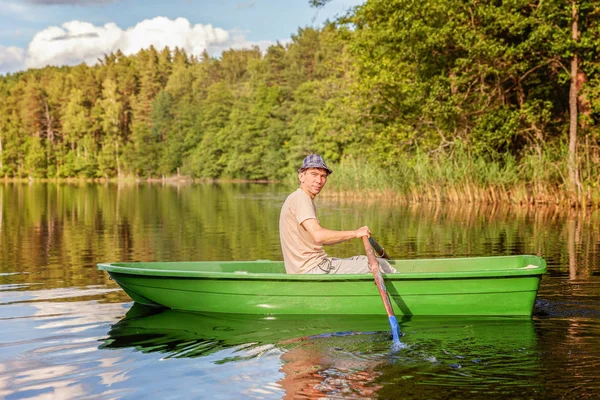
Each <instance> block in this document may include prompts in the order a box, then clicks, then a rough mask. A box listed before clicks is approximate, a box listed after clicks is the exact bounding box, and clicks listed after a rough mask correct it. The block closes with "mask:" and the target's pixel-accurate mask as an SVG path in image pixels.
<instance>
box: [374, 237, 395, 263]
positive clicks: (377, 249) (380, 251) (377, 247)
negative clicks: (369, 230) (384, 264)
mask: <svg viewBox="0 0 600 400" xmlns="http://www.w3.org/2000/svg"><path fill="white" fill-rule="evenodd" d="M369 243H370V244H371V247H372V248H373V250H374V251H375V254H376V255H377V257H381V258H385V259H386V260H389V259H390V256H388V255H387V253H386V252H385V250H384V249H383V247H381V246H380V245H379V243H377V241H376V240H375V239H373V237H370V238H369Z"/></svg>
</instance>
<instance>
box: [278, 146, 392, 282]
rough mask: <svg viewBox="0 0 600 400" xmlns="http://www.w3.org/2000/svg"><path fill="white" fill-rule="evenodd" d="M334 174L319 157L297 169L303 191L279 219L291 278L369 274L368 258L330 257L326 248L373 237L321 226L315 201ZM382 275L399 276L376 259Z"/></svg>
mask: <svg viewBox="0 0 600 400" xmlns="http://www.w3.org/2000/svg"><path fill="white" fill-rule="evenodd" d="M332 172H333V171H332V170H331V169H330V168H329V167H327V164H325V161H324V160H323V158H322V157H321V156H320V155H319V154H311V155H309V156H307V157H306V158H305V159H304V161H303V162H302V167H300V168H299V169H298V180H299V181H300V187H299V188H298V190H296V191H295V192H293V193H292V194H290V195H289V196H288V197H287V199H286V200H285V202H284V203H283V206H282V207H281V214H280V216H279V238H280V241H281V250H282V252H283V260H284V262H285V270H286V272H287V273H288V274H364V273H370V272H371V270H370V268H369V263H368V260H367V256H355V257H351V258H335V257H329V256H327V254H326V253H325V251H324V250H323V245H324V244H327V245H329V244H336V243H341V242H345V241H347V240H351V239H359V238H362V237H363V236H366V237H370V236H371V231H370V230H369V227H367V226H362V227H360V228H358V229H356V230H353V231H335V230H331V229H326V228H323V227H322V226H321V224H320V223H319V219H318V218H317V210H316V208H315V203H314V199H315V197H316V196H317V195H318V194H319V193H320V192H321V189H323V187H324V186H325V183H327V177H328V176H329V175H330V174H331V173H332ZM377 261H378V263H379V267H380V268H381V270H382V271H383V272H387V273H390V272H396V270H395V269H394V268H392V266H391V265H390V264H389V263H388V262H387V261H386V260H385V259H383V258H378V259H377Z"/></svg>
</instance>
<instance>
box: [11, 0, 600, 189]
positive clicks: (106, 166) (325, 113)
mask: <svg viewBox="0 0 600 400" xmlns="http://www.w3.org/2000/svg"><path fill="white" fill-rule="evenodd" d="M311 3H312V4H313V5H314V6H317V7H318V6H322V5H323V4H325V3H326V2H324V1H313V2H311ZM576 6H577V7H578V17H579V28H580V32H581V37H580V39H579V40H578V41H574V40H573V39H572V37H571V34H572V31H571V29H572V22H573V21H572V16H571V3H568V2H564V1H559V0H550V1H545V2H528V1H525V0H510V1H504V2H497V1H492V0H484V1H478V2H476V3H472V2H471V3H469V2H461V1H446V2H440V1H437V0H422V1H416V0H368V1H366V3H365V4H363V5H362V6H359V7H357V8H355V9H353V10H352V11H350V12H349V13H348V14H347V15H346V16H344V17H342V18H340V19H339V20H338V21H336V22H335V23H326V24H325V25H324V26H323V27H321V28H319V29H316V28H311V27H306V28H301V29H298V31H297V33H296V34H294V35H292V37H291V40H290V41H289V42H288V43H285V44H282V43H277V44H275V45H273V46H271V47H269V48H268V49H267V50H266V51H265V52H264V53H262V52H261V51H260V50H259V49H258V48H251V49H230V50H226V51H224V52H223V53H222V55H221V56H220V57H219V58H213V57H210V56H209V55H208V54H207V53H206V52H205V53H203V54H202V55H201V56H200V57H196V56H189V55H188V54H186V53H185V51H183V50H181V49H177V48H176V49H168V48H166V49H162V50H160V51H157V50H156V49H155V48H153V47H151V48H149V49H145V50H141V51H140V52H139V53H138V54H135V55H130V56H125V55H123V54H122V53H121V52H119V51H117V52H116V53H113V54H107V55H105V57H104V58H103V59H102V60H101V62H100V63H99V64H98V65H96V66H91V67H88V66H86V65H80V66H77V67H63V68H55V67H48V68H44V69H40V70H30V71H25V72H23V73H21V74H17V75H14V76H12V75H11V76H7V77H1V78H0V175H6V176H12V177H24V176H32V177H52V176H59V177H77V176H83V177H107V178H111V177H115V176H126V175H134V176H138V177H140V178H159V177H168V176H171V175H175V174H180V173H183V174H185V175H189V176H192V177H194V178H210V179H219V178H233V179H250V180H259V179H261V180H262V179H271V180H280V179H287V178H288V177H290V176H291V177H292V179H293V178H294V175H295V171H296V168H297V167H298V165H299V164H300V162H301V160H302V158H303V157H304V156H305V155H306V154H307V153H309V152H320V153H322V154H323V155H324V157H325V158H326V160H328V162H330V163H332V164H334V165H336V167H338V166H339V167H340V170H339V172H340V173H337V172H336V175H335V178H334V179H332V182H335V181H338V182H340V185H341V186H339V188H344V187H346V188H356V189H357V190H360V189H361V188H365V187H371V186H369V185H371V184H370V183H367V181H369V182H370V181H375V182H379V183H378V184H380V185H383V186H382V187H381V188H379V189H378V190H384V187H385V188H393V189H394V190H398V191H401V192H405V193H411V192H412V191H413V190H417V189H418V188H419V187H422V186H423V185H439V186H440V187H443V188H449V187H451V186H458V187H462V186H464V185H477V186H480V187H483V188H485V187H498V186H499V187H506V186H507V185H520V184H523V185H547V186H549V187H562V186H563V185H565V184H566V181H565V174H567V172H566V171H567V169H566V168H567V164H566V158H565V157H566V153H565V146H566V134H567V132H568V124H569V99H568V94H569V86H570V62H571V60H572V59H573V57H574V55H577V56H578V60H579V62H580V66H581V74H580V80H581V82H580V86H579V87H580V91H579V112H580V141H579V148H578V168H579V170H580V173H581V177H582V182H584V183H585V184H586V185H588V187H597V186H600V182H599V181H598V176H600V174H599V172H600V169H599V168H598V165H600V150H599V149H600V146H599V144H600V128H599V127H598V123H597V121H598V115H599V113H600V80H599V78H598V76H599V75H600V74H599V72H600V63H599V62H598V60H599V59H600V54H599V51H600V50H599V49H600V39H599V37H600V36H599V35H598V32H600V24H599V22H600V8H599V6H598V5H597V4H596V3H595V2H592V1H591V0H580V1H577V2H576ZM353 163H358V164H353ZM353 165H361V166H364V165H366V166H367V169H369V170H370V172H368V171H363V170H361V171H360V173H359V172H358V171H356V170H355V168H358V167H357V166H353ZM343 171H349V172H348V173H346V172H343ZM365 174H366V175H365ZM369 174H371V175H372V176H371V175H369ZM338 179H339V180H338ZM334 185H335V184H334ZM345 185H346V186H345Z"/></svg>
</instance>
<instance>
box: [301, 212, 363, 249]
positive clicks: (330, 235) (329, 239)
mask: <svg viewBox="0 0 600 400" xmlns="http://www.w3.org/2000/svg"><path fill="white" fill-rule="evenodd" d="M302 226H303V227H304V229H306V231H307V232H308V233H309V234H310V236H311V237H312V239H313V240H314V241H315V242H317V243H319V244H336V243H341V242H345V241H346V240H350V239H354V238H360V237H363V236H367V237H369V236H371V231H369V228H368V227H366V226H362V227H360V228H358V229H356V230H354V231H334V230H331V229H326V228H323V227H322V226H321V224H319V221H318V220H317V219H315V218H310V219H307V220H305V221H304V222H302Z"/></svg>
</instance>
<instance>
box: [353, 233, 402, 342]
mask: <svg viewBox="0 0 600 400" xmlns="http://www.w3.org/2000/svg"><path fill="white" fill-rule="evenodd" d="M362 241H363V245H364V246H365V253H366V254H367V259H368V262H369V268H371V272H372V273H373V279H374V280H375V284H376V285H377V289H378V290H379V295H380V296H381V300H382V301H383V306H384V307H385V312H386V313H387V316H388V320H389V322H390V327H391V328H392V337H393V340H394V342H395V343H399V342H400V327H399V325H398V320H397V319H396V316H395V315H394V309H393V308H392V303H390V298H389V296H388V293H387V290H386V288H385V282H384V280H383V276H381V271H380V270H379V263H378V262H377V259H376V258H375V254H373V249H372V248H371V243H369V238H367V237H366V236H363V237H362Z"/></svg>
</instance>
